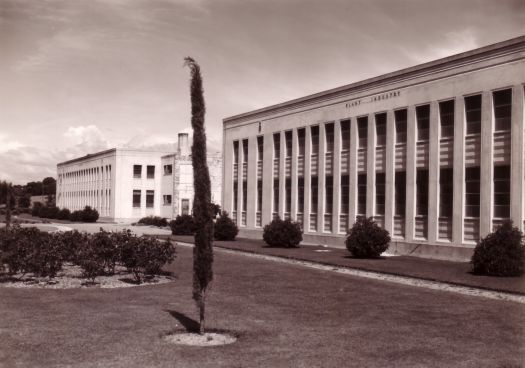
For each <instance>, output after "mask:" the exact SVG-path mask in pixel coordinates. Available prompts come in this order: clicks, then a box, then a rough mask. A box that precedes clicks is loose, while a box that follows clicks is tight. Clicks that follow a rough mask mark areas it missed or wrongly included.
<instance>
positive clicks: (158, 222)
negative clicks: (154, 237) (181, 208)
mask: <svg viewBox="0 0 525 368" xmlns="http://www.w3.org/2000/svg"><path fill="white" fill-rule="evenodd" d="M139 224H143V225H151V226H158V227H165V226H168V220H166V219H165V218H164V217H159V216H148V217H143V218H141V219H140V220H139Z"/></svg>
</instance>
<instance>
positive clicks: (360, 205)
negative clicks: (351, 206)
mask: <svg viewBox="0 0 525 368" xmlns="http://www.w3.org/2000/svg"><path fill="white" fill-rule="evenodd" d="M357 214H358V215H365V214H366V174H359V175H357Z"/></svg>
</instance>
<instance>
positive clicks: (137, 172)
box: [133, 165, 142, 179]
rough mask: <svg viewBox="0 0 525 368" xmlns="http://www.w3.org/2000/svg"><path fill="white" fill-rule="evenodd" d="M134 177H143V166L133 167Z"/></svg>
mask: <svg viewBox="0 0 525 368" xmlns="http://www.w3.org/2000/svg"><path fill="white" fill-rule="evenodd" d="M133 177H134V178H136V179H140V178H141V177H142V165H133Z"/></svg>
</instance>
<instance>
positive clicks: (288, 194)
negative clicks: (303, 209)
mask: <svg viewBox="0 0 525 368" xmlns="http://www.w3.org/2000/svg"><path fill="white" fill-rule="evenodd" d="M284 195H285V197H284V198H285V203H284V212H290V211H291V210H292V179H290V178H286V181H285V183H284Z"/></svg>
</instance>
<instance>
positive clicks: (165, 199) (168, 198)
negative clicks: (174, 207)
mask: <svg viewBox="0 0 525 368" xmlns="http://www.w3.org/2000/svg"><path fill="white" fill-rule="evenodd" d="M162 199H163V202H164V205H165V206H169V205H171V194H165V195H163V196H162Z"/></svg>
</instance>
